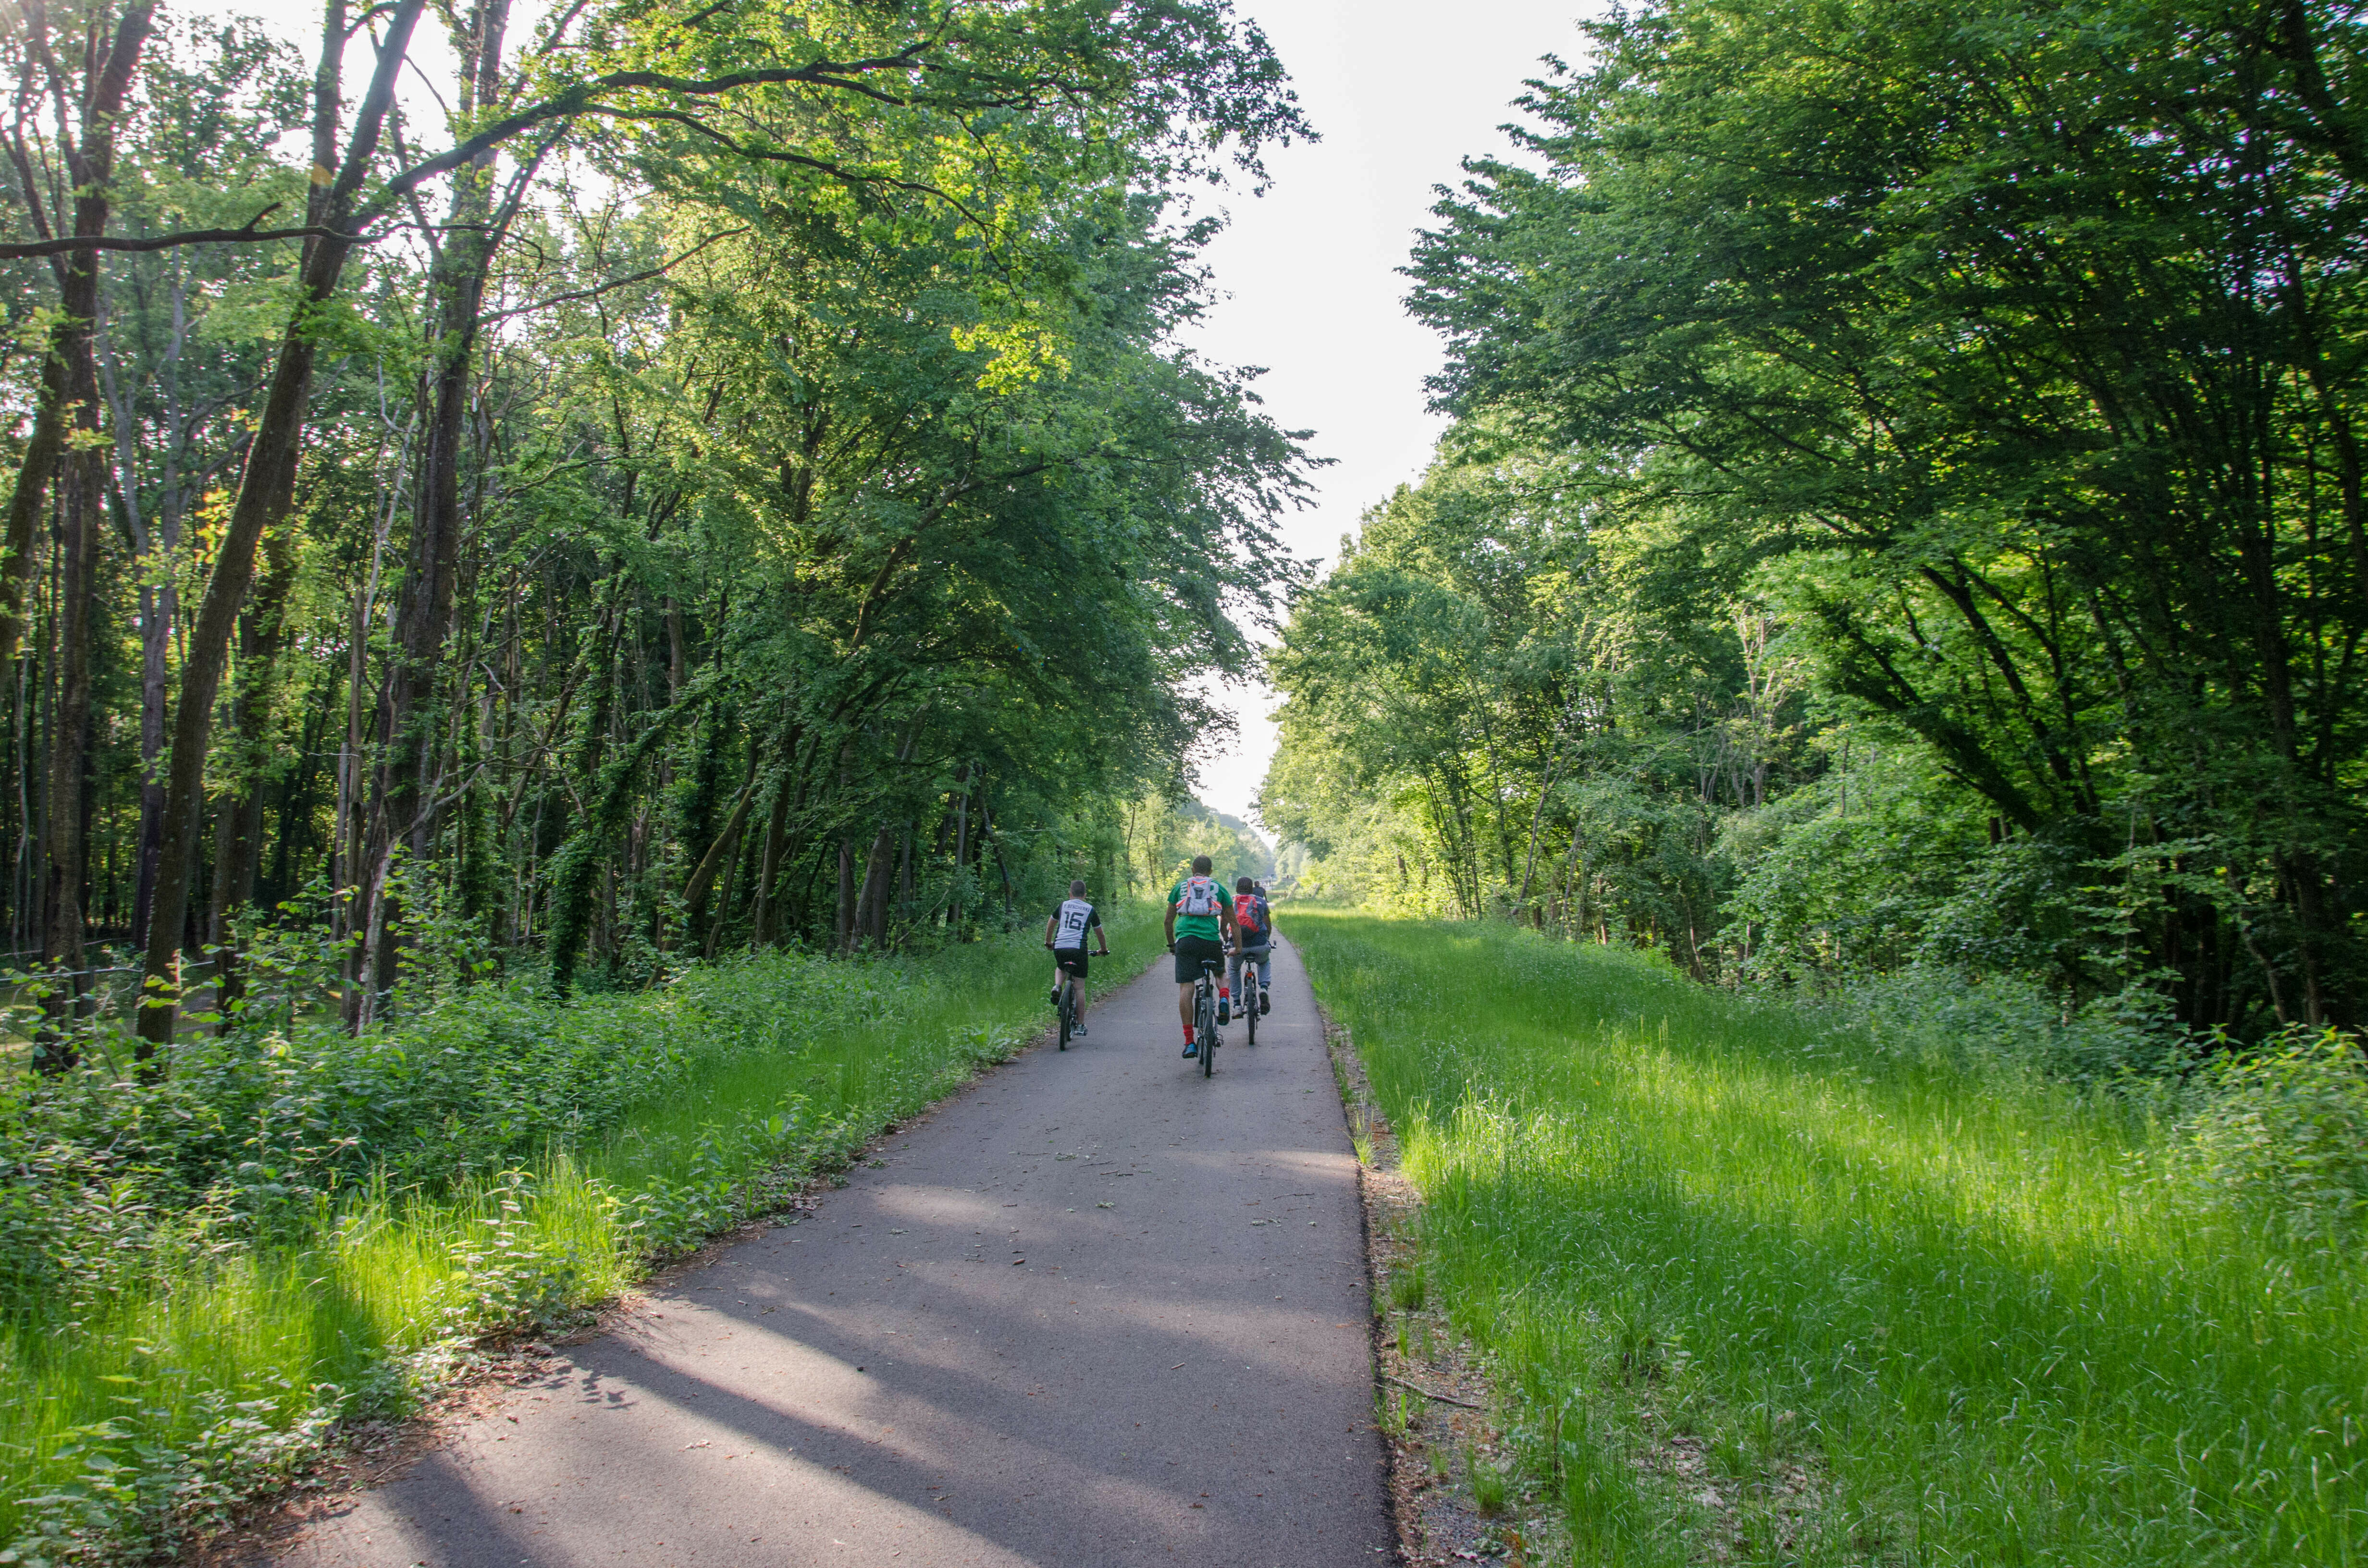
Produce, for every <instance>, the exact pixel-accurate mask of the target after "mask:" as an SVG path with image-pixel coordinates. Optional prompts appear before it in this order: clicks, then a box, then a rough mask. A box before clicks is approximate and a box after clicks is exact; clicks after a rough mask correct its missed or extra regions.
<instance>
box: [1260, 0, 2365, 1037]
mask: <svg viewBox="0 0 2368 1568" xmlns="http://www.w3.org/2000/svg"><path fill="white" fill-rule="evenodd" d="M2361 25H2362V24H2361V20H2360V18H2359V17H2358V16H2357V15H2356V14H2354V13H2353V12H2351V11H2349V10H2347V9H2344V8H2342V7H2340V6H2326V5H2319V4H2301V5H2295V6H2288V7H2285V8H2283V9H2282V10H2280V11H2279V12H2278V14H2277V16H2276V17H2275V18H2274V19H2271V18H2269V17H2266V15H2263V16H2259V17H2257V16H2256V15H2255V14H2254V13H2252V12H2249V11H2243V10H2241V9H2229V8H2226V7H2221V6H2212V5H2204V4H2185V3H2180V4H2172V5H2169V6H2145V5H2136V4H2122V3H2120V0H2101V3H2089V0H2081V3H2078V4H2066V5H2046V6H2037V7H2032V6H2008V5H1988V6H1975V7H1974V8H1972V9H1970V10H1969V9H1967V8H1965V7H1963V6H1956V7H1937V6H1907V7H1905V8H1902V7H1900V6H1892V5H1884V6H1873V5H1862V4H1848V3H1846V4H1841V5H1831V4H1825V3H1823V0H1817V3H1809V0H1803V3H1801V4H1790V3H1784V4H1778V5H1775V6H1738V5H1736V4H1733V3H1731V0H1662V3H1659V4H1655V5H1650V6H1645V7H1643V8H1640V9H1633V10H1622V11H1620V12H1617V13H1615V14H1613V15H1611V16H1610V17H1607V18H1605V19H1603V20H1601V21H1599V22H1595V23H1590V24H1588V25H1587V27H1586V29H1585V30H1586V32H1587V34H1588V40H1589V44H1590V50H1589V53H1588V58H1587V60H1586V62H1584V63H1583V64H1580V65H1576V66H1563V65H1560V64H1556V65H1555V66H1554V69H1553V71H1552V72H1551V73H1550V74H1548V75H1547V76H1546V77H1545V78H1544V79H1543V80H1542V81H1540V82H1537V83H1535V84H1532V85H1531V90H1530V91H1529V93H1528V94H1527V96H1526V97H1524V98H1523V99H1522V107H1523V108H1525V109H1526V110H1527V111H1528V114H1529V116H1530V119H1529V121H1528V127H1527V129H1526V130H1525V131H1523V132H1522V133H1521V135H1522V140H1523V143H1524V151H1525V153H1526V154H1527V156H1525V157H1524V158H1523V159H1522V160H1520V161H1519V162H1476V163H1474V164H1473V165H1470V175H1471V178H1470V179H1469V180H1468V181H1467V183H1466V184H1465V185H1464V187H1463V188H1462V190H1460V191H1459V192H1456V193H1454V194H1453V195H1452V196H1451V197H1450V198H1449V199H1446V200H1444V201H1443V202H1442V203H1441V204H1440V208H1439V209H1438V216H1439V220H1440V222H1439V225H1438V227H1437V228H1436V229H1435V230H1434V231H1432V232H1431V233H1428V234H1427V235H1425V236H1424V238H1423V240H1422V241H1421V242H1420V244H1418V246H1417V252H1416V256H1415V259H1414V266H1413V267H1412V269H1411V271H1412V274H1413V276H1414V277H1415V278H1416V289H1415V293H1414V298H1413V303H1414V307H1415V309H1416V311H1417V313H1418V314H1420V315H1421V316H1422V317H1424V319H1426V320H1427V321H1429V323H1430V324H1432V325H1433V326H1435V327H1436V328H1438V329H1439V330H1440V332H1441V333H1442V334H1443V335H1445V337H1446V339H1447V343H1448V348H1449V363H1448V368H1447V369H1446V370H1445V372H1444V373H1443V374H1442V376H1441V377H1440V380H1439V381H1438V382H1437V391H1438V392H1439V394H1440V401H1441V403H1442V405H1443V406H1444V407H1445V408H1446V409H1447V410H1448V411H1449V412H1451V413H1452V414H1453V415H1455V416H1456V419H1457V423H1456V424H1455V426H1453V427H1452V430H1451V431H1450V433H1449V435H1448V437H1447V438H1446V439H1445V440H1444V441H1443V442H1442V444H1441V447H1440V453H1439V456H1438V460H1437V461H1436V463H1435V464H1434V466H1433V467H1432V469H1431V471H1430V472H1429V473H1428V474H1427V475H1426V476H1425V477H1424V480H1423V482H1422V483H1421V484H1420V485H1419V486H1417V487H1414V488H1411V489H1407V490H1404V491H1402V492H1400V493H1399V494H1396V495H1395V496H1393V497H1391V498H1390V499H1389V500H1388V501H1387V502H1386V503H1385V504H1384V505H1383V506H1379V507H1377V508H1376V509H1375V510H1374V511H1373V512H1372V514H1370V515H1369V517H1368V518H1367V520H1366V526H1365V530H1364V533H1363V536H1362V537H1361V538H1360V540H1358V542H1357V544H1356V546H1355V547H1354V549H1352V550H1351V551H1348V552H1346V553H1344V555H1343V557H1342V560H1341V562H1340V564H1339V566H1338V569H1337V570H1336V571H1335V572H1334V574H1332V576H1331V578H1330V579H1329V580H1328V581H1327V582H1326V583H1325V584H1324V585H1322V587H1321V588H1320V589H1318V590H1316V591H1315V592H1313V593H1311V594H1308V595H1306V596H1304V597H1302V598H1300V599H1299V600H1298V601H1297V602H1296V605H1295V607H1294V613H1293V616H1292V623H1291V626H1290V628H1289V629H1288V631H1287V632H1286V635H1285V637H1284V639H1283V642H1282V644H1281V648H1280V649H1279V650H1278V651H1277V653H1276V654H1275V656H1274V658H1273V660H1272V661H1271V664H1272V668H1273V671H1274V676H1275V679H1276V682H1277V684H1278V685H1279V686H1280V687H1281V688H1282V689H1283V690H1284V692H1285V693H1286V694H1287V696H1288V698H1289V702H1288V704H1287V705H1286V707H1285V709H1284V712H1283V720H1282V722H1283V732H1284V733H1283V745H1282V750H1281V753H1280V754H1279V756H1278V758H1277V761H1276V764H1275V769H1274V773H1273V775H1272V776H1271V778H1269V785H1268V790H1267V807H1266V809H1267V815H1268V820H1269V821H1270V822H1274V823H1275V824H1277V825H1278V826H1279V827H1281V828H1282V829H1283V831H1285V832H1286V833H1288V834H1290V835H1293V836H1296V837H1299V838H1301V839H1302V840H1304V842H1305V843H1306V844H1307V845H1308V846H1309V847H1310V848H1311V849H1312V850H1314V851H1315V852H1316V853H1317V854H1318V855H1319V856H1320V857H1322V858H1324V859H1325V860H1326V862H1327V864H1328V863H1329V862H1331V861H1333V860H1334V859H1336V858H1338V859H1340V860H1341V861H1342V862H1343V864H1342V865H1341V866H1340V868H1339V875H1338V879H1337V880H1338V881H1340V882H1341V883H1342V884H1343V885H1344V886H1350V885H1353V886H1354V887H1355V888H1356V889H1357V890H1358V891H1359V892H1360V893H1361V895H1362V896H1365V897H1367V898H1373V897H1375V896H1376V895H1377V894H1380V895H1386V896H1390V897H1393V898H1395V899H1397V900H1399V901H1401V904H1402V906H1412V907H1428V908H1430V909H1435V910H1438V911H1440V912H1452V913H1454V914H1458V915H1464V916H1467V917H1469V916H1476V915H1483V914H1489V913H1494V912H1497V911H1505V912H1508V913H1511V914H1515V915H1520V916H1521V917H1523V918H1526V919H1528V920H1530V921H1531V922H1533V923H1536V924H1539V925H1542V926H1561V927H1562V928H1564V929H1565V931H1569V932H1572V933H1579V932H1591V933H1592V934H1594V935H1596V936H1597V937H1599V938H1604V939H1611V938H1618V937H1624V938H1626V939H1628V940H1631V941H1634V942H1640V943H1644V944H1646V945H1651V946H1655V947H1658V948H1660V949H1664V950H1667V951H1668V952H1670V953H1671V954H1673V955H1674V956H1675V957H1676V958H1677V959H1678V960H1679V962H1681V963H1682V964H1684V965H1685V966H1686V967H1687V968H1688V969H1689V970H1691V971H1693V972H1694V973H1696V974H1697V975H1701V976H1704V977H1708V976H1711V975H1732V974H1737V973H1741V974H1755V973H1756V974H1758V975H1760V976H1762V977H1766V978H1770V979H1776V980H1780V981H1782V982H1783V983H1798V982H1803V981H1806V982H1808V983H1821V981H1822V979H1824V978H1825V977H1830V976H1834V975H1841V974H1852V973H1861V972H1865V971H1888V970H1893V969H1896V968H1898V967H1900V966H1903V965H1907V964H1925V965H1945V966H1948V967H1952V968H1954V969H1956V970H1958V971H1962V972H1964V973H1965V974H1966V975H1968V976H1973V977H1989V976H1994V975H1997V974H1999V973H2011V974H2016V975H2021V976H2024V977H2027V978H2030V979H2033V980H2036V981H2039V982H2040V983H2044V984H2046V985H2048V986H2050V987H2052V988H2054V989H2055V990H2056V991H2058V992H2059V993H2060V994H2062V996H2063V998H2064V1000H2065V1005H2066V1006H2067V1007H2069V1008H2071V1009H2073V1010H2078V1009H2079V1008H2081V1007H2084V1006H2088V1005H2089V1004H2090V1003H2092V1002H2094V1001H2095V1000H2096V999H2097V998H2099V997H2100V996H2105V995H2117V994H2123V993H2124V992H2125V991H2127V989H2128V988H2129V987H2130V986H2131V985H2133V984H2142V985H2145V986H2146V987H2148V988H2150V989H2152V990H2154V991H2155V992H2157V994H2160V995H2161V996H2162V997H2164V998H2165V999H2166V1000H2167V1001H2168V1003H2169V1006H2170V1008H2171V1009H2172V1011H2173V1012H2174V1013H2175V1014H2176V1016H2177V1017H2178V1018H2179V1019H2180V1021H2181V1022H2183V1023H2185V1024H2187V1025H2188V1026H2190V1027H2192V1028H2195V1029H2197V1030H2198V1031H2200V1032H2204V1033H2208V1032H2209V1031H2210V1030H2212V1029H2214V1028H2222V1029H2226V1030H2227V1031H2228V1032H2229V1033H2231V1034H2232V1035H2234V1036H2235V1037H2237V1038H2239V1039H2258V1038H2260V1036H2262V1035H2264V1034H2266V1033H2267V1032H2269V1031H2271V1030H2273V1029H2275V1028H2279V1027H2281V1026H2282V1025H2283V1024H2285V1023H2288V1022H2301V1023H2308V1024H2313V1025H2319V1024H2327V1023H2335V1024H2340V1025H2345V1026H2351V1025H2355V1024H2357V1023H2358V1022H2359V1021H2360V1020H2361V1019H2362V1017H2363V1013H2362V1008H2363V1006H2368V947H2363V945H2362V940H2361V930H2362V919H2361V915H2362V904H2361V902H2360V901H2361V889H2362V887H2363V886H2368V882H2363V881H2362V879H2361V877H2360V876H2359V875H2358V871H2357V868H2358V865H2359V862H2360V858H2361V856H2362V853H2363V849H2368V809H2363V806H2362V802H2363V801H2368V773H2363V772H2362V768H2363V766H2368V764H2363V758H2368V684H2363V678H2362V677H2363V670H2368V666H2363V665H2362V663H2361V662H2360V661H2359V659H2358V658H2357V657H2356V653H2357V650H2358V649H2359V647H2360V646H2361V644H2362V639H2363V637H2368V534H2363V533H2362V531H2361V526H2362V524H2361V520H2362V517H2368V504H2363V499H2362V494H2363V493H2362V488H2361V481H2360V480H2359V479H2358V477H2357V475H2358V474H2359V473H2360V472H2362V468H2361V467H2360V466H2359V464H2358V463H2357V461H2356V446H2357V438H2356V436H2355V434H2354V432H2355V430H2356V428H2357V426H2358V424H2359V421H2360V418H2361V415H2362V395H2363V392H2368V380H2363V376H2368V356H2363V355H2362V353H2361V351H2360V345H2361V343H2362V340H2363V333H2364V332H2368V314H2363V303H2364V302H2368V301H2363V296H2362V292H2361V288H2360V281H2359V275H2358V269H2357V268H2356V267H2355V266H2353V264H2352V262H2351V256H2352V255H2353V254H2354V252H2355V251H2356V249H2357V248H2358V246H2359V244H2360V243H2361V240H2362V234H2363V233H2368V204H2363V202H2362V196H2361V192H2362V188H2363V187H2362V180H2361V176H2362V173H2363V170H2368V165H2362V162H2361V161H2360V157H2359V153H2358V148H2359V146H2360V143H2359V142H2358V141H2357V133H2356V130H2355V129H2354V126H2353V121H2354V120H2355V119H2356V113H2355V110H2354V108H2353V107H2352V106H2353V104H2354V101H2355V98H2356V92H2355V87H2356V85H2357V84H2356V71H2357V66H2356V62H2357V60H2358V59H2359V58H2360V45H2361V42H2362V38H2361ZM2240 474H2241V475H2242V476H2243V477H2242V478H2239V477H2237V476H2238V475H2240ZM1393 862H1396V863H1398V864H1397V865H1396V866H1394V865H1393V864H1392V863H1393ZM1541 862H1543V867H1544V870H1543V873H1542V871H1541V866H1540V863H1541ZM1399 867H1403V869H1399ZM1393 870H1395V873H1396V874H1395V876H1393V875H1391V874H1390V872H1391V871H1393ZM1376 873H1380V874H1379V875H1377V874H1376ZM1425 884H1427V885H1428V888H1429V889H1430V890H1433V891H1430V892H1429V897H1428V902H1427V903H1426V902H1425V901H1424V900H1423V899H1421V898H1416V897H1410V896H1409V895H1410V893H1411V892H1413V891H1414V890H1415V889H1417V888H1420V887H1422V886H1423V885H1425Z"/></svg>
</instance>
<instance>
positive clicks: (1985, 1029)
mask: <svg viewBox="0 0 2368 1568" xmlns="http://www.w3.org/2000/svg"><path fill="white" fill-rule="evenodd" d="M1775 999H1777V1000H1779V1001H1780V1002H1781V1004H1782V1006H1788V1007H1801V1006H1804V1003H1803V1001H1802V1000H1801V999H1800V998H1799V997H1798V996H1797V995H1793V994H1778V995H1777V996H1776V998H1775ZM1804 1010H1806V1011H1807V1012H1808V1013H1809V1014H1810V1015H1811V1016H1812V1017H1827V1018H1830V1019H1832V1020H1833V1021H1834V1023H1835V1024H1836V1025H1838V1026H1839V1028H1841V1029H1843V1030H1847V1031H1850V1032H1853V1033H1856V1034H1862V1035H1863V1037H1864V1038H1865V1040H1871V1041H1872V1042H1873V1045H1874V1047H1875V1049H1877V1050H1878V1051H1882V1052H1884V1054H1886V1055H1889V1056H1894V1057H1897V1058H1899V1059H1901V1060H1904V1061H1907V1062H1918V1063H1920V1064H1924V1065H1930V1066H1943V1065H1945V1066H1948V1067H1951V1068H1953V1069H1955V1070H1956V1071H1959V1072H1969V1073H1973V1074H1977V1075H1983V1074H2007V1075H2009V1076H2017V1075H2021V1074H2039V1075H2040V1076H2043V1077H2046V1078H2053V1079H2056V1080H2059V1081H2062V1082H2066V1083H2071V1084H2077V1085H2082V1086H2084V1087H2088V1086H2096V1085H2113V1086H2116V1087H2119V1088H2121V1089H2123V1090H2124V1091H2126V1092H2132V1093H2135V1094H2136V1095H2137V1096H2139V1097H2142V1098H2143V1097H2148V1096H2156V1095H2158V1094H2160V1093H2163V1092H2165V1091H2166V1090H2169V1091H2171V1092H2174V1093H2175V1087H2176V1081H2177V1080H2178V1079H2179V1078H2180V1076H2181V1075H2182V1074H2186V1073H2187V1072H2188V1071H2189V1070H2190V1069H2192V1067H2193V1065H2194V1063H2195V1061H2196V1058H2197V1051H2196V1050H2195V1047H2194V1045H2193V1043H2192V1041H2191V1040H2189V1038H2188V1036H2187V1034H2186V1031H2184V1030H2183V1029H2181V1028H2180V1026H2179V1025H2178V1024H2177V1023H2176V1022H2175V1021H2174V1020H2173V1019H2172V1018H2171V1017H2170V1010H2169V1004H2168V1003H2167V1002H2166V1001H2165V1000H2164V999H2163V997H2162V996H2161V994H2159V993H2157V992H2156V991H2153V990H2151V989H2149V988H2147V987H2146V986H2143V985H2132V986H2129V987H2126V988H2124V989H2123V990H2121V991H2117V992H2112V993H2110V994H2106V995H2103V996H2099V997H2095V998H2092V999H2091V1000H2089V1001H2088V1002H2086V1003H2082V1004H2080V1005H2079V1006H2073V1005H2072V1004H2071V1003H2070V1002H2069V1001H2068V1000H2067V999H2066V997H2065V996H2064V994H2063V993H2061V992H2060V991H2057V990H2055V989H2054V988H2052V987H2049V986H2046V985H2043V984H2041V983H2038V982H2036V981H2033V980H2031V979H2028V978H2025V977H2024V976H2021V975H2018V974H1993V975H1988V976H1984V977H1981V978H1975V977H1972V976H1969V975H1966V974H1964V972H1962V971H1957V970H1954V969H1950V968H1946V967H1943V966H1939V965H1924V964H1917V965H1910V966H1908V967H1907V968H1904V969H1901V970H1898V971H1895V972H1893V973H1890V974H1882V975H1866V976H1861V977H1860V978H1858V979H1855V980H1853V981H1850V982H1849V983H1845V984H1843V985H1841V986H1839V988H1837V989H1836V990H1834V991H1833V992H1831V993H1829V994H1827V995H1825V996H1822V997H1819V998H1817V999H1816V1001H1814V1002H1811V1003H1808V1004H1806V1005H1805V1009H1804ZM1851 1049H1852V1050H1853V1051H1858V1050H1863V1049H1864V1046H1863V1044H1860V1043H1855V1042H1854V1043H1853V1045H1852V1047H1851Z"/></svg>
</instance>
